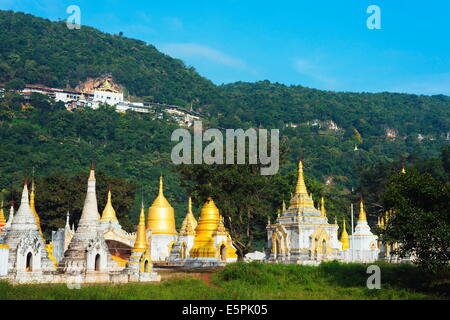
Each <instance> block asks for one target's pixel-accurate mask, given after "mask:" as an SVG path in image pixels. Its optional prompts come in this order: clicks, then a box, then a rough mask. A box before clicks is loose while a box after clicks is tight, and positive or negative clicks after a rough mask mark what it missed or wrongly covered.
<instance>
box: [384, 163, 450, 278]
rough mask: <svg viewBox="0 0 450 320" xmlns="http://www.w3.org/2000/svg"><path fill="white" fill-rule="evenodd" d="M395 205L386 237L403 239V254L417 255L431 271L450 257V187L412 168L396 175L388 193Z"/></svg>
mask: <svg viewBox="0 0 450 320" xmlns="http://www.w3.org/2000/svg"><path fill="white" fill-rule="evenodd" d="M383 199H384V202H385V206H386V208H389V209H393V210H394V215H393V216H392V217H391V218H390V219H389V222H388V224H387V226H386V229H385V230H382V231H381V236H382V241H385V242H387V243H395V242H396V243H400V249H399V250H398V254H399V255H400V256H406V255H415V256H416V257H417V260H416V263H418V264H419V265H420V266H422V267H423V268H426V269H428V270H431V271H438V270H440V269H442V268H445V267H446V266H447V265H448V262H449V261H450V246H449V244H450V211H449V208H450V187H449V185H448V184H445V183H443V182H441V181H438V180H436V179H434V178H433V177H432V176H431V175H429V174H420V173H418V172H416V171H413V170H409V171H408V172H407V173H405V174H402V173H398V174H396V175H394V176H393V177H392V178H391V179H390V181H389V184H388V188H387V191H386V193H385V194H384V197H383Z"/></svg>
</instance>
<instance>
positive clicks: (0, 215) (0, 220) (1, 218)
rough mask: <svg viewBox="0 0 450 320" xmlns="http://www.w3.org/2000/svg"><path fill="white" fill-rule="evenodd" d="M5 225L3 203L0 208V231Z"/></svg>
mask: <svg viewBox="0 0 450 320" xmlns="http://www.w3.org/2000/svg"><path fill="white" fill-rule="evenodd" d="M5 225H6V219H5V212H4V211H3V201H2V206H1V207H0V231H2V228H3V227H4V226H5Z"/></svg>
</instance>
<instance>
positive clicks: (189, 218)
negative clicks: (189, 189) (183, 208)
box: [180, 197, 197, 236]
mask: <svg viewBox="0 0 450 320" xmlns="http://www.w3.org/2000/svg"><path fill="white" fill-rule="evenodd" d="M195 228H197V220H195V217H194V214H193V213H192V200H191V197H189V204H188V212H187V214H186V218H184V220H183V223H182V224H181V229H180V235H182V236H195Z"/></svg>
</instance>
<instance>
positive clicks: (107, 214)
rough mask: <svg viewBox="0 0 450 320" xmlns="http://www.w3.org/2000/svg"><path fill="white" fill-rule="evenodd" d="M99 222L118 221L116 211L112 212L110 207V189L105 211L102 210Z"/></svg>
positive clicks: (112, 209)
mask: <svg viewBox="0 0 450 320" xmlns="http://www.w3.org/2000/svg"><path fill="white" fill-rule="evenodd" d="M100 221H118V220H117V216H116V210H114V208H113V206H112V200H111V189H109V190H108V201H107V202H106V206H105V209H103V213H102V218H101V219H100Z"/></svg>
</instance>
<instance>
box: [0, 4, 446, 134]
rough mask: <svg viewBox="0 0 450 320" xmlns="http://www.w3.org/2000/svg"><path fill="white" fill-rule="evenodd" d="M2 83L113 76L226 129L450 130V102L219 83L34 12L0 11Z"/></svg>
mask: <svg viewBox="0 0 450 320" xmlns="http://www.w3.org/2000/svg"><path fill="white" fill-rule="evenodd" d="M0 30H1V31H2V32H1V33H0V43H1V44H2V45H1V46H0V83H7V82H8V81H10V80H12V79H22V80H23V81H24V82H25V83H27V84H43V85H47V86H52V87H59V88H65V87H72V88H74V87H75V86H76V85H77V84H78V83H79V81H84V80H86V78H88V77H96V76H99V75H102V74H105V73H112V75H113V76H114V79H115V80H116V81H117V82H118V83H120V84H122V85H123V86H125V88H126V90H127V91H128V92H129V93H130V94H132V95H134V96H139V97H141V98H143V99H144V100H150V101H156V102H165V103H171V104H179V105H181V106H188V105H189V104H191V103H193V104H194V108H195V109H197V110H198V111H201V112H203V113H205V114H207V115H209V116H211V117H212V118H216V119H217V120H218V122H219V123H220V125H222V126H224V127H236V126H239V125H240V126H242V125H245V123H247V124H248V125H257V126H260V125H261V126H265V127H282V126H284V125H285V124H287V123H289V122H292V123H294V124H295V123H303V122H306V121H311V120H313V119H319V120H323V121H325V120H333V121H334V122H335V123H336V124H337V125H338V126H340V127H341V128H343V129H350V131H352V130H353V128H356V129H358V130H359V131H360V132H361V134H362V135H363V136H382V135H383V134H384V133H385V132H384V131H385V128H386V127H390V128H393V129H394V130H398V133H399V134H400V135H403V136H405V135H410V134H416V135H417V134H419V133H420V134H423V135H426V134H433V135H443V134H445V133H446V132H447V131H449V130H450V120H449V119H450V111H449V110H450V108H449V106H450V97H447V96H432V97H430V96H417V95H408V94H395V93H379V94H368V93H336V92H327V91H321V90H315V89H309V88H304V87H301V86H290V87H288V86H284V85H281V84H273V83H270V82H269V81H261V82H257V83H242V82H238V83H233V84H228V85H224V86H219V87H217V86H215V85H214V84H212V82H211V81H209V80H207V79H205V78H204V77H201V76H200V75H199V74H198V73H197V72H195V70H194V68H192V67H191V68H188V67H186V66H185V65H184V63H183V62H182V61H180V60H177V59H173V58H171V57H169V56H167V55H165V54H162V53H160V52H159V51H158V50H157V49H156V48H155V47H154V46H152V45H149V44H146V43H145V42H143V41H140V40H135V39H130V38H126V37H123V36H119V35H110V34H106V33H103V32H100V31H99V30H96V29H94V28H91V27H86V26H83V27H82V28H81V29H80V30H69V29H68V28H67V26H66V24H65V23H64V22H51V21H50V20H47V19H42V18H38V17H35V16H32V15H29V14H24V13H16V12H12V11H0Z"/></svg>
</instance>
